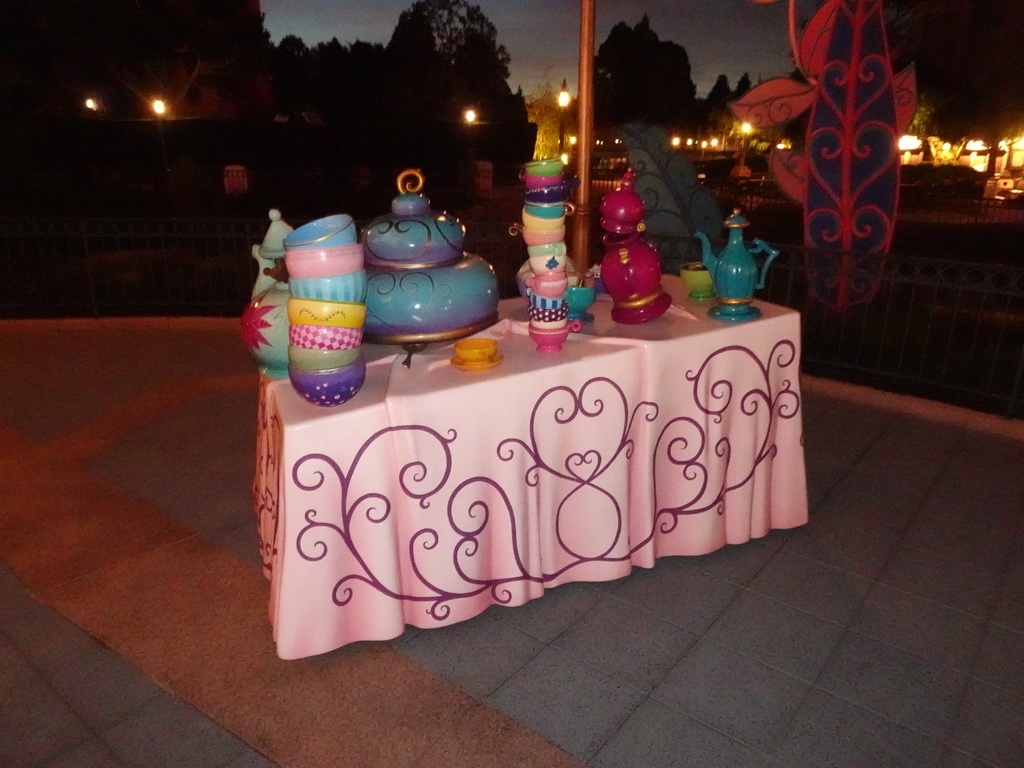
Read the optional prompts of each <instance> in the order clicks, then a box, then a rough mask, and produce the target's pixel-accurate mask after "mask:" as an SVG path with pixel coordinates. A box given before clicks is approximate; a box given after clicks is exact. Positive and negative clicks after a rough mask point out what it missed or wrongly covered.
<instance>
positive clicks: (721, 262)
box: [696, 208, 779, 320]
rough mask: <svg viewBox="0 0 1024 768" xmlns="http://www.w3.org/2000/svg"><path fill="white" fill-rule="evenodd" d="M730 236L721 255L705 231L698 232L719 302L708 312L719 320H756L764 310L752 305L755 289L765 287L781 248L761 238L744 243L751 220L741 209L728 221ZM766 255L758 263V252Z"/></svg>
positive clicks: (726, 224) (734, 212)
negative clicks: (755, 257) (714, 250)
mask: <svg viewBox="0 0 1024 768" xmlns="http://www.w3.org/2000/svg"><path fill="white" fill-rule="evenodd" d="M724 223H725V226H726V229H728V230H729V239H728V241H727V242H726V244H725V247H724V248H723V249H722V251H721V253H719V254H718V255H717V256H716V255H715V254H714V253H713V252H712V250H711V243H710V242H709V241H708V239H707V237H706V236H705V235H704V233H703V232H697V233H696V237H697V239H698V240H700V244H701V248H702V249H703V255H702V259H701V260H702V262H703V264H704V266H705V267H706V268H707V270H708V271H709V272H710V273H711V278H712V280H713V281H714V284H715V294H716V295H717V302H718V303H717V304H716V305H715V306H714V307H712V308H711V309H710V310H709V311H708V314H709V315H711V316H712V317H715V318H718V319H719V320H752V319H754V318H755V317H757V316H759V315H760V314H761V310H759V309H758V308H757V307H755V306H752V304H751V302H752V301H753V300H754V291H756V290H759V289H761V288H764V278H765V275H767V274H768V267H769V266H771V263H772V262H773V261H775V258H776V257H777V256H778V255H779V251H778V250H776V249H775V248H772V247H771V246H770V245H768V243H766V242H764V240H761V239H760V238H754V241H753V245H752V246H749V247H748V246H747V244H746V243H744V242H743V229H744V227H746V226H747V225H748V224H749V222H748V221H747V220H746V218H745V217H744V216H743V214H742V213H741V211H740V209H739V208H736V209H734V210H733V212H732V216H730V217H729V218H727V219H726V220H725V222H724ZM757 253H764V254H766V257H765V260H764V263H763V264H761V266H758V264H757V261H756V260H755V259H754V255H755V254H757Z"/></svg>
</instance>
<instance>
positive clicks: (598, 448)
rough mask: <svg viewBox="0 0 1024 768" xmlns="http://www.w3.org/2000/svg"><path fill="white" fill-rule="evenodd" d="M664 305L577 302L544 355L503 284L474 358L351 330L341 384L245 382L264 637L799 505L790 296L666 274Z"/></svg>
mask: <svg viewBox="0 0 1024 768" xmlns="http://www.w3.org/2000/svg"><path fill="white" fill-rule="evenodd" d="M664 283H665V286H666V288H667V289H668V290H670V292H672V293H673V296H674V304H673V305H672V307H671V308H670V309H669V311H668V312H667V313H666V314H665V315H663V316H662V317H659V318H657V319H655V320H653V321H651V322H648V323H644V324H642V325H620V324H617V323H614V322H613V321H612V320H611V318H610V314H609V312H610V309H611V301H610V299H608V297H607V296H602V297H599V298H598V300H597V301H596V302H595V304H594V306H593V307H591V310H590V311H591V312H592V313H593V314H594V315H595V320H594V321H593V322H591V323H587V324H586V326H585V327H584V331H583V332H582V333H576V334H571V335H570V336H569V338H568V340H567V341H566V342H565V344H564V346H563V349H562V351H561V352H559V353H556V354H541V353H539V352H537V350H536V346H535V344H534V343H533V341H531V339H530V337H529V336H528V335H527V310H526V305H525V302H523V301H522V300H520V299H515V300H506V301H503V302H502V303H501V307H500V313H501V318H502V319H501V320H500V321H499V322H498V323H497V324H496V325H494V326H492V327H490V328H489V329H487V330H485V331H483V332H481V333H479V334H477V335H478V336H487V337H491V338H494V339H496V340H497V342H498V347H499V351H500V353H501V354H502V355H503V356H504V359H503V360H502V362H501V363H500V364H499V365H497V366H495V367H494V368H491V369H490V370H486V371H478V372H469V371H462V370H459V369H458V368H456V367H455V366H453V365H452V364H451V363H450V359H451V357H452V354H453V352H452V344H447V345H433V346H432V347H430V348H428V349H427V350H426V351H425V352H422V353H420V354H416V355H415V356H414V357H413V358H412V361H411V365H410V366H409V367H406V366H405V365H403V362H404V360H405V357H406V355H405V353H404V352H402V351H401V350H399V349H397V348H394V347H382V346H372V345H367V346H366V347H365V352H366V355H367V359H368V361H369V363H368V366H367V375H366V383H365V384H364V386H363V388H362V390H361V391H360V392H359V393H358V394H357V395H356V396H355V397H354V398H353V399H352V400H350V401H349V402H348V403H345V404H344V405H341V406H338V407H335V408H322V407H318V406H315V405H312V404H310V403H308V402H306V401H305V400H303V399H302V398H301V397H300V396H299V395H297V394H296V393H295V392H294V391H293V390H292V387H291V384H290V382H289V381H288V380H277V381H274V380H271V379H266V378H263V379H262V380H261V385H260V404H259V426H258V435H257V469H256V477H255V481H254V492H255V497H256V508H257V514H258V517H259V527H260V546H261V552H262V556H263V564H264V569H265V571H266V573H267V575H268V577H269V579H270V619H271V623H272V625H273V631H274V638H275V642H276V644H277V652H278V655H279V656H280V657H281V658H284V659H296V658H303V657H306V656H311V655H315V654H321V653H324V652H327V651H330V650H333V649H335V648H338V647H340V646H342V645H345V644H346V643H351V642H354V641H358V640H387V639H390V638H394V637H397V636H398V635H400V634H402V632H403V631H404V630H405V628H406V625H412V626H415V627H423V628H429V627H439V626H444V625H447V624H452V623H454V622H458V621H463V620H466V619H469V618H471V617H473V616H476V615H477V614H479V613H481V612H482V611H484V610H485V609H487V608H488V607H489V606H491V605H494V604H499V605H505V606H517V605H522V604H523V603H525V602H527V601H529V600H533V599H535V598H540V597H541V596H542V595H543V593H544V590H546V589H548V588H550V587H555V586H557V585H559V584H564V583H567V582H572V581H608V580H612V579H617V578H621V577H623V576H626V575H627V574H628V573H629V572H630V571H631V570H632V569H633V568H635V567H638V566H639V567H642V568H652V567H655V565H656V560H657V559H658V558H659V557H665V556H674V555H701V554H705V553H708V552H711V551H713V550H716V549H718V548H720V547H723V546H725V545H727V544H742V543H744V542H747V541H749V540H750V539H751V538H757V537H761V536H765V535H766V534H767V533H768V531H769V530H770V529H772V528H792V527H795V526H799V525H802V524H804V523H806V521H807V485H806V478H805V471H804V455H803V442H802V436H803V428H802V419H801V407H800V406H801V399H800V386H799V361H800V322H799V315H798V313H796V312H794V311H792V310H789V309H784V308H781V307H777V306H774V305H771V304H767V303H763V302H758V304H757V306H758V307H760V309H761V310H762V315H761V317H760V318H758V319H756V320H753V321H749V322H741V323H728V322H722V321H717V320H713V319H711V318H709V317H708V316H707V309H708V307H709V306H710V304H709V303H708V302H696V301H692V300H690V299H688V298H686V296H685V292H684V290H683V289H682V287H681V285H679V281H678V279H677V278H672V277H668V276H666V277H665V278H664Z"/></svg>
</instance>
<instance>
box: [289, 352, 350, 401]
mask: <svg viewBox="0 0 1024 768" xmlns="http://www.w3.org/2000/svg"><path fill="white" fill-rule="evenodd" d="M288 378H289V379H290V380H291V382H292V387H293V388H294V389H295V391H296V392H298V393H299V395H301V396H302V397H304V398H305V399H306V400H308V401H309V402H311V403H313V404H314V405H319V406H323V407H327V408H330V407H333V406H338V405H342V404H343V403H346V402H348V401H349V400H351V399H352V398H353V397H355V395H356V393H357V392H359V390H360V389H362V387H363V383H364V382H365V381H366V359H365V358H364V357H363V356H362V355H359V356H358V357H356V359H355V360H353V361H352V362H351V363H349V364H348V365H342V366H339V367H337V368H327V369H324V370H319V371H306V370H302V369H301V368H296V367H295V366H294V365H289V366H288Z"/></svg>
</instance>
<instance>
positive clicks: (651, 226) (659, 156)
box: [619, 123, 722, 273]
mask: <svg viewBox="0 0 1024 768" xmlns="http://www.w3.org/2000/svg"><path fill="white" fill-rule="evenodd" d="M619 132H620V133H621V135H622V140H623V141H624V142H625V144H626V150H627V160H628V162H629V167H630V168H632V169H633V172H634V173H635V174H636V181H635V182H634V185H633V189H634V190H635V191H636V192H637V193H638V194H639V195H640V198H641V199H642V200H643V201H644V221H645V222H646V225H647V228H646V230H645V231H644V236H645V237H647V238H648V239H649V240H650V242H651V244H652V245H654V246H655V248H657V249H658V252H659V254H660V255H661V264H662V271H663V272H671V273H678V271H679V270H680V269H681V268H682V266H683V264H684V263H686V262H687V261H699V260H700V253H699V250H698V248H699V246H698V245H697V243H696V241H693V240H682V241H680V240H679V238H692V237H693V235H694V233H695V232H703V233H704V234H705V235H707V236H708V237H709V238H712V239H715V238H720V237H721V235H722V213H721V211H720V209H719V207H718V203H716V202H715V198H714V197H712V195H711V193H710V192H708V190H707V189H706V188H705V187H704V186H703V185H702V184H701V183H700V179H698V178H697V170H696V168H694V166H693V163H691V162H690V160H689V158H688V157H686V155H684V154H683V153H681V152H679V151H678V150H675V149H673V148H672V142H671V140H670V138H669V135H668V132H667V131H666V130H665V129H664V128H663V127H661V126H660V125H645V124H641V123H629V124H627V125H624V126H622V127H621V128H620V129H619ZM669 242H671V243H672V246H673V247H671V248H670V247H669Z"/></svg>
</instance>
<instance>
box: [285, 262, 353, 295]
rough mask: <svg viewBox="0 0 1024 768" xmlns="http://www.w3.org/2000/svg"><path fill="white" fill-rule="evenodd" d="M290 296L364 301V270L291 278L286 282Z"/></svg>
mask: <svg viewBox="0 0 1024 768" xmlns="http://www.w3.org/2000/svg"><path fill="white" fill-rule="evenodd" d="M288 286H289V288H291V293H292V296H295V297H296V298H299V299H319V300H321V301H365V300H366V272H365V271H364V270H361V269H360V270H357V271H356V272H348V273H346V274H341V275H331V276H330V277H301V278H292V280H290V281H289V283H288Z"/></svg>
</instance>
